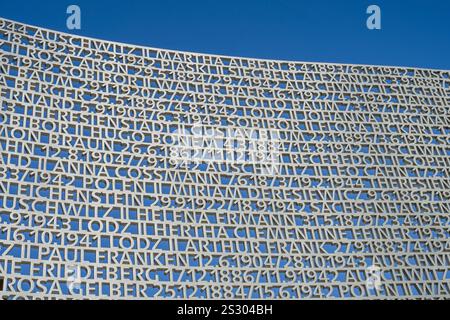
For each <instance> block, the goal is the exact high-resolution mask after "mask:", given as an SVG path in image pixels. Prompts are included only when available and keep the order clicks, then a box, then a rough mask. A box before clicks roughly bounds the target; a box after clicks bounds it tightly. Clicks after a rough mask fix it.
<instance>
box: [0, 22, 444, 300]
mask: <svg viewBox="0 0 450 320" xmlns="http://www.w3.org/2000/svg"><path fill="white" fill-rule="evenodd" d="M0 99H1V100H0V296H2V297H3V298H5V299H19V298H26V299H41V298H45V299H50V298H51V299H84V298H89V299H96V298H103V299H105V298H106V299H163V298H164V299H177V298H194V299H197V298H207V299H232V298H234V299H393V298H401V299H402V298H403V299H413V298H450V290H449V281H450V273H449V258H450V255H449V252H450V244H449V231H450V229H449V212H450V178H449V177H450V175H449V173H450V156H449V155H450V136H449V133H450V125H449V124H450V115H449V112H450V109H449V105H450V72H449V71H444V70H431V69H419V68H408V67H385V66H366V65H348V64H327V63H306V62H291V61H276V60H273V61H272V60H260V59H250V58H238V57H225V56H218V55H206V54H197V53H188V52H180V51H170V50H161V49H154V48H147V47H139V46H134V45H128V44H120V43H114V42H107V41H102V40H95V39H90V38H85V37H81V36H77V35H69V34H64V33H61V32H55V31H50V30H47V29H42V28H38V27H33V26H29V25H25V24H21V23H17V22H14V21H10V20H5V19H0Z"/></svg>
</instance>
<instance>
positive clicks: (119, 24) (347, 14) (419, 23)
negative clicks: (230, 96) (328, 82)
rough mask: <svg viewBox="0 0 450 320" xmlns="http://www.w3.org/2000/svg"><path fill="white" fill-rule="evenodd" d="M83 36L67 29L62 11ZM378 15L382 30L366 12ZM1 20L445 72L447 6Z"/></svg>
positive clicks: (123, 7) (168, 10)
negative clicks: (374, 11)
mask: <svg viewBox="0 0 450 320" xmlns="http://www.w3.org/2000/svg"><path fill="white" fill-rule="evenodd" d="M70 4H77V5H79V6H80V7H81V10H82V29H81V30H80V31H75V32H73V31H68V30H67V29H66V17H67V14H66V8H67V6H68V5H70ZM370 4H377V5H378V6H380V7H381V19H382V29H381V30H368V29H367V28H366V19H367V16H368V15H367V14H366V8H367V6H368V5H370ZM0 16H2V17H4V18H8V19H12V20H18V21H21V22H25V23H29V24H33V25H38V26H42V27H46V28H50V29H55V30H60V31H65V32H71V33H77V34H81V35H85V36H91V37H95V38H101V39H106V40H115V41H120V42H127V43H133V44H140V45H147V46H152V47H158V48H168V49H177V50H185V51H194V52H202V53H215V54H223V55H235V56H246V57H257V58H269V59H283V60H300V61H321V62H343V63H364V64H384V65H399V66H415V67H430V68H438V69H450V1H449V0H426V1H418V0H409V1H400V0H396V1H393V0H389V1H388V0H370V1H366V0H342V1H336V0H335V1H332V0H310V1H302V0H296V1H295V0H248V1H245V0H223V1H220V0H199V1H195V0H192V1H170V0H169V1H168V0H164V1H163V0H158V1H156V0H147V1H144V0H140V1H139V0H123V1H118V0H109V1H106V0H71V1H66V0H59V1H30V0H15V1H8V0H2V1H1V4H0Z"/></svg>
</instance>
